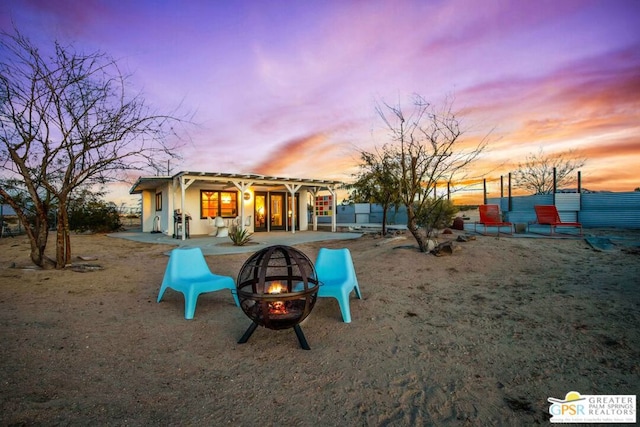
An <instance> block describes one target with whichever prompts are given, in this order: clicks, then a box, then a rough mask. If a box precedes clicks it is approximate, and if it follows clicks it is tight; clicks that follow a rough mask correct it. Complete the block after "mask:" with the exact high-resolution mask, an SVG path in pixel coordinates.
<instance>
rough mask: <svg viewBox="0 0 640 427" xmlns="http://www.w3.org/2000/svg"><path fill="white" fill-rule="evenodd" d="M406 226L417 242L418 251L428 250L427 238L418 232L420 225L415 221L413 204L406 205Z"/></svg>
mask: <svg viewBox="0 0 640 427" xmlns="http://www.w3.org/2000/svg"><path fill="white" fill-rule="evenodd" d="M407 228H408V229H409V231H410V232H411V234H412V235H413V237H414V238H415V239H416V242H418V248H419V249H420V252H429V240H428V238H427V236H424V235H423V234H422V233H421V232H420V227H418V223H417V222H416V216H415V214H414V212H413V206H407Z"/></svg>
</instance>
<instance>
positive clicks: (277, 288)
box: [267, 282, 284, 294]
mask: <svg viewBox="0 0 640 427" xmlns="http://www.w3.org/2000/svg"><path fill="white" fill-rule="evenodd" d="M283 290H284V286H282V284H280V283H279V282H273V283H272V284H270V285H269V288H268V289H267V293H268V294H281V293H282V291H283Z"/></svg>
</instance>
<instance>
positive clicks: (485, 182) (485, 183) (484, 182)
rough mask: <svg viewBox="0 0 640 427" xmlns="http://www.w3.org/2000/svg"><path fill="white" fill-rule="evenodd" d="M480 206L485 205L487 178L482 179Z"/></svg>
mask: <svg viewBox="0 0 640 427" xmlns="http://www.w3.org/2000/svg"><path fill="white" fill-rule="evenodd" d="M482 204H484V205H486V204H487V178H482Z"/></svg>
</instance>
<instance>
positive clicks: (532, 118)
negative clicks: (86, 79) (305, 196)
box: [0, 0, 640, 200]
mask: <svg viewBox="0 0 640 427" xmlns="http://www.w3.org/2000/svg"><path fill="white" fill-rule="evenodd" d="M12 21H13V23H15V25H16V26H17V28H18V29H19V30H20V31H21V32H23V33H25V34H26V35H27V36H29V37H30V38H32V39H33V40H36V41H43V42H46V41H50V40H53V39H58V40H61V41H67V42H72V43H75V44H76V45H79V46H81V47H86V48H88V49H91V50H98V49H99V50H102V51H104V52H106V53H108V54H109V55H111V56H112V57H114V58H115V59H117V60H118V61H119V63H120V64H121V66H122V67H123V68H124V69H125V70H126V71H129V72H132V73H133V78H132V83H134V84H135V86H136V88H137V89H139V90H142V92H143V94H144V97H145V98H146V100H147V101H148V102H149V103H150V104H151V105H153V106H154V107H156V108H157V109H160V110H162V111H166V112H170V111H172V110H174V109H175V108H176V107H178V106H180V109H181V111H185V112H192V113H195V116H194V121H195V122H197V123H198V125H199V126H198V127H194V128H190V129H189V136H190V142H189V143H188V145H187V147H185V149H184V150H183V156H184V160H182V161H181V162H180V163H179V164H172V171H171V172H172V173H175V172H178V171H180V170H193V171H209V172H214V171H215V172H237V173H259V174H266V175H279V176H291V177H305V178H327V179H340V180H348V179H349V178H350V174H351V173H352V172H354V171H355V169H354V165H355V164H356V162H357V158H358V154H357V150H359V149H367V150H371V149H373V147H374V146H380V145H382V144H384V143H385V142H388V140H387V139H386V132H384V129H383V128H382V122H381V121H380V119H379V117H377V115H376V113H375V111H374V105H375V102H376V101H377V100H378V101H379V100H384V101H387V102H389V103H397V102H398V101H400V102H402V103H403V105H404V106H405V108H406V109H408V108H409V97H410V95H411V94H412V93H419V94H421V95H422V96H424V97H425V98H426V99H427V100H429V101H431V102H433V103H435V104H436V105H442V104H443V103H444V100H445V97H447V96H450V97H453V98H455V102H454V108H455V109H457V110H460V111H461V117H462V119H463V122H464V123H463V124H464V126H465V127H466V128H467V129H468V131H467V133H466V136H467V138H468V139H469V140H470V141H474V140H476V139H477V138H479V137H481V136H483V135H485V134H487V133H488V132H490V131H492V136H491V143H490V145H489V150H488V151H487V152H486V153H485V154H484V156H483V158H482V159H481V160H480V161H478V163H477V164H476V168H477V171H478V173H479V172H481V171H486V170H490V169H491V170H493V171H492V172H491V174H490V175H489V178H493V179H498V178H499V177H500V175H501V174H502V175H506V174H507V173H508V172H509V171H513V170H514V169H515V168H516V166H517V163H518V162H519V161H522V160H524V157H525V156H526V155H527V154H529V153H533V152H537V151H538V150H539V149H540V148H543V149H544V152H545V153H547V154H550V153H554V152H558V151H564V150H567V149H573V150H576V151H577V152H578V153H579V154H580V155H582V156H584V157H586V158H587V164H586V166H585V167H584V168H583V169H582V178H583V187H585V188H589V189H594V190H598V189H607V190H616V191H631V190H633V189H634V188H636V187H638V186H640V173H639V172H638V167H640V29H639V28H640V25H638V23H639V22H640V1H638V0H602V1H587V0H579V1H573V0H562V1H558V0H551V1H547V0H535V1H533V0H532V1H527V0H523V1H507V0H447V1H444V0H438V1H430V0H422V1H398V0H393V1H392V0H390V1H346V0H341V1H313V2H312V1H293V0H292V1H204V0H203V1H178V0H175V1H171V0H165V1H161V0H156V1H117V0H111V1H89V0H86V1H85V0H83V1H81V0H77V1H72V0H67V1H62V0H57V1H56V0H4V1H3V2H2V3H1V4H0V26H1V27H2V28H3V29H5V30H11V28H12ZM127 189H128V187H127ZM128 199H129V200H131V197H129V198H128Z"/></svg>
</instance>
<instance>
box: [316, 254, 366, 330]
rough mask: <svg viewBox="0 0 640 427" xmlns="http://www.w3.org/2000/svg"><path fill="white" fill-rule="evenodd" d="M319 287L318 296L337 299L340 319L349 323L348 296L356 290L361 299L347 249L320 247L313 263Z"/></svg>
mask: <svg viewBox="0 0 640 427" xmlns="http://www.w3.org/2000/svg"><path fill="white" fill-rule="evenodd" d="M315 269H316V274H317V276H318V281H319V282H320V287H319V290H318V297H321V298H322V297H329V298H335V299H337V300H338V304H339V305H340V311H341V312H342V320H344V323H351V309H350V306H349V296H350V295H351V292H352V291H354V290H355V291H356V297H358V299H362V294H361V293H360V287H359V286H358V279H357V277H356V270H355V268H354V266H353V260H352V259H351V252H349V249H346V248H344V249H327V248H320V251H319V252H318V256H317V258H316V264H315Z"/></svg>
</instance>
